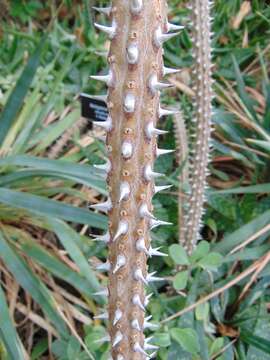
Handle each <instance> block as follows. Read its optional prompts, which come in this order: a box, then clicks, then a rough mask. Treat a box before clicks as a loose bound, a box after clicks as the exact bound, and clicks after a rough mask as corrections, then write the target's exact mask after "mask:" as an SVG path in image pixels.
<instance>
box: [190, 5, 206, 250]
mask: <svg viewBox="0 0 270 360" xmlns="http://www.w3.org/2000/svg"><path fill="white" fill-rule="evenodd" d="M210 7H211V3H210V1H208V0H192V5H191V11H192V26H193V42H194V61H195V64H194V82H195V86H194V93H195V103H194V114H195V115H194V126H195V133H194V148H193V151H192V157H191V159H190V160H191V166H192V170H191V171H190V174H191V179H190V180H191V181H190V185H191V195H190V198H189V210H188V215H187V218H186V228H187V230H186V235H185V247H186V249H187V251H188V252H189V253H191V252H192V249H193V248H194V246H195V245H196V242H197V240H198V237H199V230H200V222H201V217H202V212H203V203H204V196H205V195H204V191H205V186H206V177H207V164H208V160H209V142H210V133H211V112H212V107H211V101H212V78H211V66H212V64H211V32H210V28H211V25H210V23H211V19H210Z"/></svg>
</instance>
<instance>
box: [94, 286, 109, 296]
mask: <svg viewBox="0 0 270 360" xmlns="http://www.w3.org/2000/svg"><path fill="white" fill-rule="evenodd" d="M93 295H94V296H109V290H108V288H104V289H102V290H100V291H97V292H95V293H94V294H93Z"/></svg>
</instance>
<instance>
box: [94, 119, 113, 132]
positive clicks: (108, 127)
mask: <svg viewBox="0 0 270 360" xmlns="http://www.w3.org/2000/svg"><path fill="white" fill-rule="evenodd" d="M93 124H94V125H97V126H100V127H102V128H104V129H105V130H106V131H107V132H109V131H111V130H112V118H111V117H110V116H108V117H107V120H106V121H93Z"/></svg>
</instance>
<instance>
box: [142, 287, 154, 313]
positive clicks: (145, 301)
mask: <svg viewBox="0 0 270 360" xmlns="http://www.w3.org/2000/svg"><path fill="white" fill-rule="evenodd" d="M152 296H153V293H151V294H148V295H146V297H145V300H144V306H147V305H148V304H149V302H150V299H151V297H152ZM148 317H149V316H148ZM150 317H152V316H151V315H150Z"/></svg>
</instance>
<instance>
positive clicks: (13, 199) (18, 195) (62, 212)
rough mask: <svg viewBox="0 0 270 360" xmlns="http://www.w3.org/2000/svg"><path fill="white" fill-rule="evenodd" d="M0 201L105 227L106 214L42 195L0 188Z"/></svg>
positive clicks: (100, 227) (64, 218)
mask: <svg viewBox="0 0 270 360" xmlns="http://www.w3.org/2000/svg"><path fill="white" fill-rule="evenodd" d="M1 202H2V203H4V204H7V205H10V206H12V207H15V208H20V209H25V210H27V211H29V212H30V213H32V214H33V215H37V214H38V215H42V216H44V215H45V216H53V217H55V218H59V219H63V220H67V221H72V222H76V223H78V224H87V225H89V226H93V227H96V228H99V229H106V228H107V221H106V219H107V218H106V216H104V215H101V214H96V213H94V212H92V211H89V210H86V209H80V208H76V207H75V206H72V205H68V204H64V203H61V202H60V201H56V200H51V199H47V198H45V197H43V196H37V195H32V194H27V193H23V192H19V191H14V190H10V189H7V188H0V203H1Z"/></svg>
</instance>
